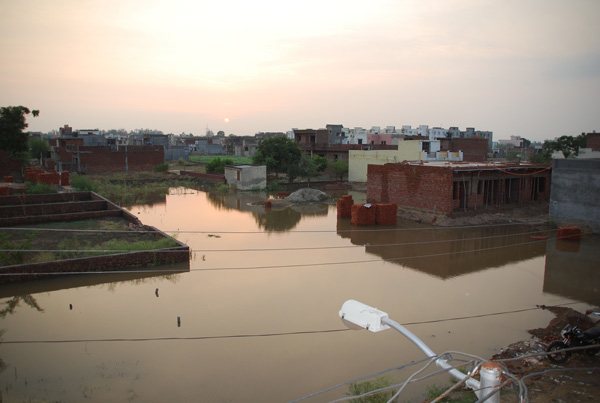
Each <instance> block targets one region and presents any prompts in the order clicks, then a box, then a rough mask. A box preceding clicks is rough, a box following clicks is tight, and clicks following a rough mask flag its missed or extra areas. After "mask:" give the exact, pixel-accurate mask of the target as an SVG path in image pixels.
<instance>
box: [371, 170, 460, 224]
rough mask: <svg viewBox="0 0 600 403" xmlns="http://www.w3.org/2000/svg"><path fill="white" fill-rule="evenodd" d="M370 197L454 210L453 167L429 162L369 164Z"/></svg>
mask: <svg viewBox="0 0 600 403" xmlns="http://www.w3.org/2000/svg"><path fill="white" fill-rule="evenodd" d="M367 175H368V181H367V200H369V201H370V202H373V203H397V204H398V206H401V207H411V208H418V209H424V210H431V211H439V212H443V213H447V214H450V213H452V209H453V205H452V170H451V169H446V168H439V167H431V166H427V165H408V164H402V163H400V164H385V165H379V166H378V165H369V168H368V174H367Z"/></svg>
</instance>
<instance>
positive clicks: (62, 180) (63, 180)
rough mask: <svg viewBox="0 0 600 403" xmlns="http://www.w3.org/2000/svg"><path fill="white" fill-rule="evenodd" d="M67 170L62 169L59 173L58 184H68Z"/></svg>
mask: <svg viewBox="0 0 600 403" xmlns="http://www.w3.org/2000/svg"><path fill="white" fill-rule="evenodd" d="M69 184H70V182H69V171H63V172H61V173H60V185H61V186H69Z"/></svg>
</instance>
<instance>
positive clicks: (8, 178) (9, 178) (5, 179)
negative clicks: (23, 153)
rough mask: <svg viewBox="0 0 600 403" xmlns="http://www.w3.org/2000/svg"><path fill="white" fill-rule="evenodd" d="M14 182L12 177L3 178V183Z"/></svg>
mask: <svg viewBox="0 0 600 403" xmlns="http://www.w3.org/2000/svg"><path fill="white" fill-rule="evenodd" d="M14 181H15V180H14V178H13V177H12V176H4V182H6V183H13V182H14Z"/></svg>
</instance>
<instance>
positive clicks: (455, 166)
mask: <svg viewBox="0 0 600 403" xmlns="http://www.w3.org/2000/svg"><path fill="white" fill-rule="evenodd" d="M550 178H551V168H550V167H549V166H545V165H532V164H527V165H520V164H492V163H452V162H439V163H436V162H431V163H410V162H403V163H394V164H385V165H369V166H368V171H367V200H368V201H369V202H372V203H397V204H398V206H399V207H403V206H404V207H410V208H417V209H421V210H427V211H433V212H437V213H441V214H447V215H452V214H456V213H464V212H477V211H483V210H490V209H494V208H499V207H503V206H507V205H518V204H524V203H529V202H533V201H547V200H549V198H550Z"/></svg>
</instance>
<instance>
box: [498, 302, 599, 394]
mask: <svg viewBox="0 0 600 403" xmlns="http://www.w3.org/2000/svg"><path fill="white" fill-rule="evenodd" d="M542 308H544V309H548V310H549V311H551V312H552V313H554V314H555V315H556V317H555V318H554V319H552V320H551V321H550V323H549V324H548V326H546V327H545V328H540V329H530V330H528V332H529V333H530V334H531V335H532V338H531V339H530V340H527V341H520V342H516V343H513V344H511V345H510V346H508V347H507V348H506V349H504V350H503V351H502V352H500V353H499V354H497V355H495V356H494V357H492V359H494V360H501V359H509V358H519V357H524V356H528V355H531V354H539V353H544V352H545V351H546V347H547V346H548V344H549V343H550V342H552V341H554V340H560V338H561V335H560V331H561V330H562V329H563V328H564V327H565V326H567V325H568V324H571V325H577V326H579V327H580V328H581V329H588V328H590V327H591V326H593V325H594V324H593V321H592V319H590V317H589V316H587V315H585V314H583V313H580V312H577V311H575V310H573V309H571V308H565V307H542ZM504 365H506V367H507V369H508V370H509V372H510V373H511V374H513V375H515V376H517V377H518V378H523V377H525V376H527V375H531V374H539V375H535V376H532V377H530V378H526V379H525V380H524V382H525V385H526V386H527V391H528V393H527V395H528V398H529V401H530V402H594V401H600V355H596V356H592V357H590V356H588V355H585V354H573V355H572V356H571V358H570V359H569V360H568V361H567V362H566V363H564V364H561V365H556V364H553V363H551V362H550V361H549V360H548V359H547V358H546V357H545V356H543V355H538V356H533V357H526V358H522V359H519V360H511V361H507V362H505V363H504ZM517 401H519V400H518V398H517V396H516V395H515V394H511V393H505V394H503V396H502V402H517Z"/></svg>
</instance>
